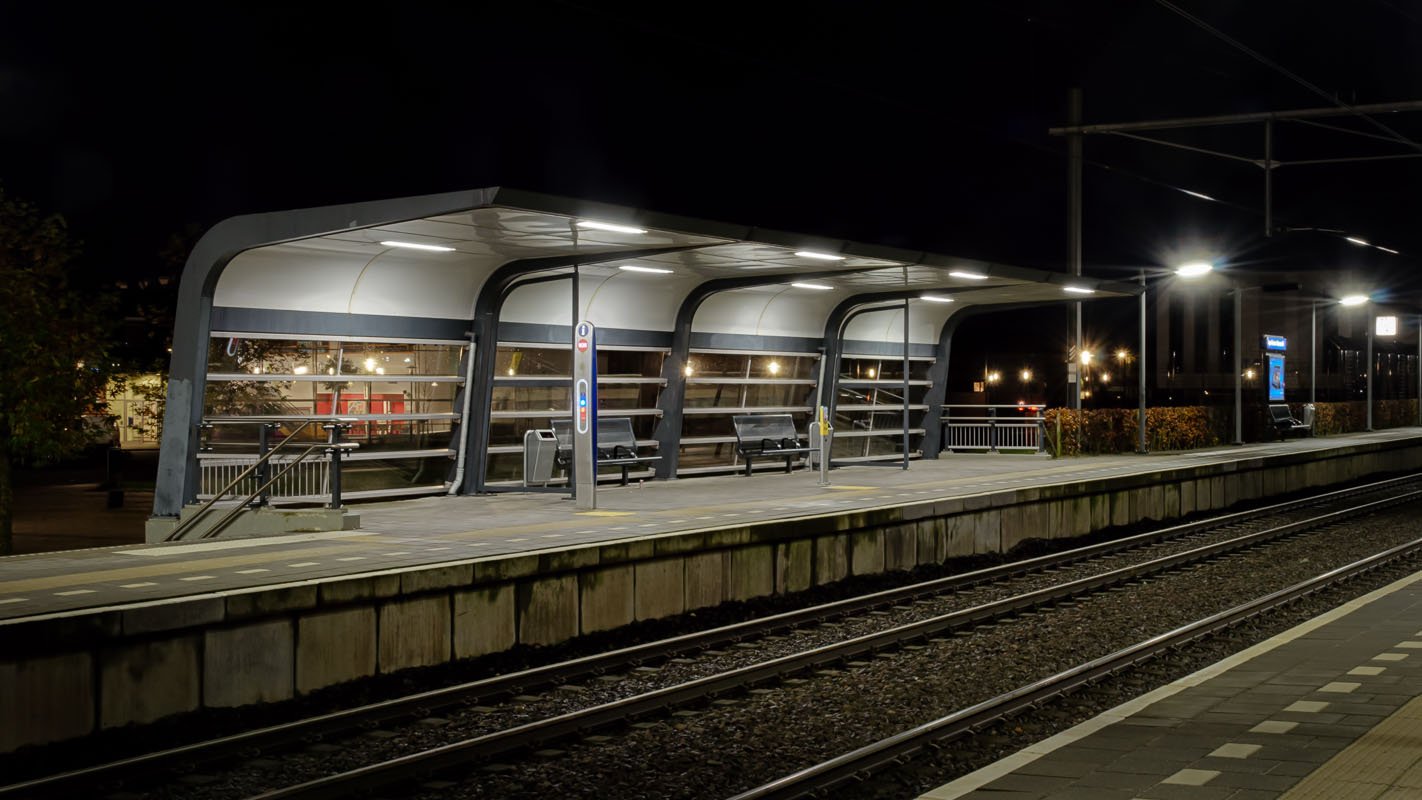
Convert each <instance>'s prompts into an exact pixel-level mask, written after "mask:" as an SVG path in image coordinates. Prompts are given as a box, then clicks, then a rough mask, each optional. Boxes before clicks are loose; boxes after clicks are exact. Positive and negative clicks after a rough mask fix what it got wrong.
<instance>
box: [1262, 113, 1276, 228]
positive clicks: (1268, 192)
mask: <svg viewBox="0 0 1422 800" xmlns="http://www.w3.org/2000/svg"><path fill="white" fill-rule="evenodd" d="M1264 235H1265V236H1266V237H1268V236H1273V235H1274V121H1273V120H1265V121H1264Z"/></svg>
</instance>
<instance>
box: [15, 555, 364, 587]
mask: <svg viewBox="0 0 1422 800" xmlns="http://www.w3.org/2000/svg"><path fill="white" fill-rule="evenodd" d="M351 550H352V547H351V546H350V545H348V544H346V543H341V544H339V545H337V544H332V545H327V546H325V547H308V548H305V549H302V550H281V551H273V550H267V551H263V552H259V553H243V554H242V555H234V556H222V557H219V558H200V559H192V560H187V561H165V562H148V563H144V564H139V565H136V566H132V567H119V568H116V569H101V570H93V571H90V572H71V573H68V574H65V575H48V576H45V577H43V578H26V579H22V580H15V581H0V594H8V593H11V592H16V593H18V592H34V591H41V590H44V589H58V588H60V587H63V586H82V585H89V586H93V585H96V584H101V583H108V582H111V581H131V580H135V579H139V578H154V577H157V576H160V575H177V574H183V573H189V572H206V571H209V570H215V569H223V568H225V567H241V566H247V565H249V564H270V563H273V562H276V561H282V562H286V561H292V560H295V559H297V558H298V557H299V558H310V557H313V556H323V555H329V554H331V553H342V554H346V553H350V552H351Z"/></svg>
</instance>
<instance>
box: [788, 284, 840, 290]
mask: <svg viewBox="0 0 1422 800" xmlns="http://www.w3.org/2000/svg"><path fill="white" fill-rule="evenodd" d="M790 285H791V286H794V287H795V288H796V289H833V288H834V287H833V286H826V285H825V284H823V283H792V284H790Z"/></svg>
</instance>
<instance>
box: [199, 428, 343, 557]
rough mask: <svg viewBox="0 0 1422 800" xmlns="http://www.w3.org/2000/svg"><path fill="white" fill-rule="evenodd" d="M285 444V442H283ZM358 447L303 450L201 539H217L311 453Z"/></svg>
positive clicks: (324, 445)
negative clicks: (219, 534) (248, 507)
mask: <svg viewBox="0 0 1422 800" xmlns="http://www.w3.org/2000/svg"><path fill="white" fill-rule="evenodd" d="M283 442H285V440H283ZM358 447H360V445H359V444H357V443H355V442H344V443H341V444H331V443H329V442H317V443H315V444H313V445H311V446H310V447H307V448H306V449H305V450H302V451H301V455H299V456H297V457H296V458H294V459H292V460H291V462H290V463H289V464H287V465H286V466H285V467H283V468H282V470H281V471H280V472H278V473H277V474H275V475H273V476H272V477H271V479H270V480H268V481H267V482H266V483H264V484H262V485H261V486H258V487H257V489H256V491H254V492H252V493H251V494H249V495H247V497H246V498H244V499H243V500H242V502H240V503H238V504H237V505H235V506H233V507H232V510H231V511H228V512H227V513H226V514H225V515H223V517H222V519H220V520H218V521H217V524H215V525H213V526H212V527H211V528H208V529H207V530H206V531H203V534H202V536H201V537H200V538H203V539H212V538H214V537H216V536H217V534H218V533H219V532H221V531H222V529H223V528H224V527H226V526H227V523H229V522H231V521H232V520H233V519H236V517H237V515H238V514H240V513H242V511H243V510H244V509H246V508H247V504H248V503H250V502H252V501H253V500H255V499H256V498H257V495H259V494H261V493H262V492H265V491H266V490H267V489H268V488H270V487H271V486H272V485H274V484H275V483H276V482H277V481H279V480H281V479H282V478H284V477H286V473H288V472H291V471H292V470H293V469H296V465H297V464H300V463H301V462H302V461H303V460H304V459H305V458H306V457H307V456H309V455H311V453H312V452H313V451H315V450H318V449H327V450H337V449H340V450H355V449H357V448H358Z"/></svg>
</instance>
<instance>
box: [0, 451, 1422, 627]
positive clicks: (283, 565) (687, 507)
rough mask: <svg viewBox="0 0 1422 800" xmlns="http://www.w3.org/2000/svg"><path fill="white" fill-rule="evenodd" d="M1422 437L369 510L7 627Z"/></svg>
mask: <svg viewBox="0 0 1422 800" xmlns="http://www.w3.org/2000/svg"><path fill="white" fill-rule="evenodd" d="M1416 436H1422V429H1418V428H1398V429H1393V430H1389V431H1379V432H1375V433H1366V434H1351V435H1347V436H1336V437H1328V438H1323V439H1295V440H1290V441H1287V442H1280V443H1273V444H1259V445H1248V446H1244V447H1223V448H1213V449H1209V450H1197V451H1188V452H1183V453H1164V454H1152V455H1146V456H1136V455H1125V456H1097V457H1087V458H1074V459H1063V460H1052V459H1049V458H1047V457H1045V456H1031V455H1026V456H1013V455H966V454H955V455H949V456H944V457H943V458H941V459H938V460H934V461H915V462H913V464H912V467H911V468H910V469H909V470H908V471H907V472H904V471H903V470H901V469H899V468H897V467H891V466H854V467H846V468H841V469H836V470H834V471H833V472H832V473H831V476H832V480H833V484H834V485H832V486H830V487H828V488H826V487H820V486H817V485H816V480H817V475H816V474H815V473H814V472H811V471H808V470H798V471H796V472H794V473H792V474H789V475H787V474H784V473H757V474H756V475H755V476H754V477H753V478H749V479H747V478H745V477H742V476H739V475H727V476H721V477H706V478H694V479H685V480H678V481H665V482H648V483H646V484H643V485H640V486H639V485H635V484H634V485H632V486H628V487H618V486H604V487H602V488H601V489H599V492H598V498H599V509H598V510H597V511H590V512H578V511H576V510H575V509H574V507H573V504H572V501H571V500H569V499H567V498H566V495H561V494H549V493H509V494H497V495H490V496H481V497H430V498H423V499H418V500H403V501H395V502H388V503H380V504H374V505H362V506H359V507H358V510H359V511H360V514H361V526H362V527H361V530H359V531H347V532H335V533H310V534H293V535H288V536H274V537H267V538H257V539H233V540H226V539H222V540H214V541H201V542H195V543H173V544H153V545H135V546H131V547H105V548H94V549H89V550H74V551H66V552H59V553H42V554H32V555H23V556H12V557H9V558H0V620H3V619H8V618H16V617H28V616H34V615H39V614H50V613H56V612H64V611H71V610H75V609H85V608H98V607H105V606H110V605H116V604H121V603H128V602H140V601H152V600H158V599H163V598H170V597H181V596H189V595H196V594H205V593H209V592H214V591H226V590H235V589H244V588H251V587H257V586H265V585H274V584H288V583H292V582H298V581H304V580H311V579H317V578H328V577H334V576H343V575H357V574H370V573H375V572H383V571H388V570H400V569H408V568H412V567H424V566H429V565H432V564H439V563H444V562H451V561H467V560H469V559H471V558H483V557H489V556H498V555H506V554H509V553H527V552H548V551H557V550H562V549H566V548H568V547H571V546H577V545H584V544H591V543H602V542H611V541H619V540H627V539H639V538H644V537H650V536H659V535H664V534H669V533H685V532H694V531H699V530H714V529H717V528H723V527H730V526H736V525H744V524H745V523H747V522H761V521H766V520H774V519H788V518H802V517H812V516H817V515H822V514H836V513H843V512H850V511H856V510H862V509H869V508H877V507H883V506H894V505H902V504H905V503H910V502H921V501H925V500H938V499H944V498H953V497H962V496H967V495H974V494H981V493H984V492H993V491H1002V490H1006V489H1013V488H1022V487H1034V486H1044V485H1050V484H1056V483H1072V482H1080V481H1085V480H1097V479H1109V478H1112V477H1120V476H1124V475H1131V474H1139V473H1150V472H1156V471H1159V470H1163V469H1171V468H1176V467H1184V466H1198V465H1202V464H1209V463H1220V462H1227V461H1236V460H1241V459H1249V458H1256V457H1260V456H1265V455H1272V454H1279V453H1290V452H1295V453H1302V452H1323V451H1327V450H1330V449H1334V448H1338V447H1345V446H1350V445H1355V444H1360V443H1365V442H1373V441H1385V440H1393V439H1401V438H1408V437H1416Z"/></svg>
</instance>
